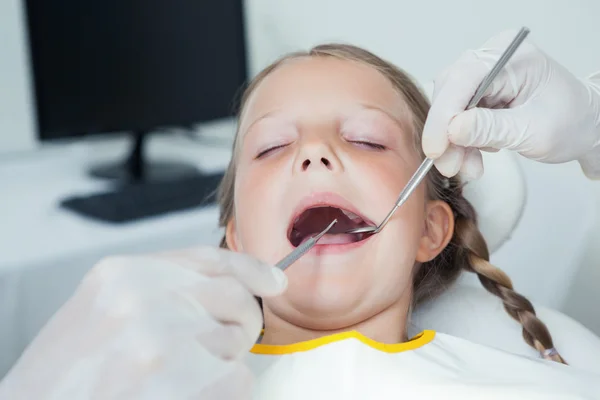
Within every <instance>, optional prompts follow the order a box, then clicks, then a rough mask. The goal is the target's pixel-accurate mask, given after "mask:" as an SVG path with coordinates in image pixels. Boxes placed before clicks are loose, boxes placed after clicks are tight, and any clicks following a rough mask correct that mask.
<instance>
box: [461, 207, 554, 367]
mask: <svg viewBox="0 0 600 400" xmlns="http://www.w3.org/2000/svg"><path fill="white" fill-rule="evenodd" d="M458 200H459V202H461V203H463V204H462V206H463V207H460V208H466V209H469V208H470V209H471V210H469V212H468V213H467V214H466V215H464V214H463V215H460V214H459V215H457V218H456V222H455V232H456V238H457V242H458V244H459V247H461V248H463V249H465V250H466V251H467V252H468V262H465V263H464V264H463V269H465V270H467V271H469V272H473V273H475V274H477V277H478V278H479V281H480V282H481V284H482V285H483V287H484V288H485V289H486V290H487V291H488V292H490V293H492V294H494V295H496V296H498V297H499V298H500V299H501V300H502V302H503V303H504V309H505V310H506V312H507V313H508V314H509V315H510V316H511V317H512V318H513V319H515V320H516V321H517V322H519V323H520V324H521V325H522V327H523V339H524V340H525V342H527V344H529V345H530V346H531V347H533V348H534V349H536V350H537V351H539V352H540V354H541V355H542V357H543V358H545V359H548V360H553V361H557V362H560V363H563V364H566V362H565V360H564V359H563V358H562V357H561V356H560V354H558V352H556V351H555V349H554V343H553V342H552V335H550V332H549V331H548V328H547V327H546V324H544V323H543V322H542V321H541V320H540V319H539V318H538V317H537V315H536V313H535V309H534V308H533V304H531V302H530V301H529V300H528V299H527V298H525V297H524V296H522V295H520V294H519V293H517V292H516V291H515V290H514V289H513V284H512V281H511V279H510V278H509V277H508V275H507V274H506V273H505V272H504V271H502V270H501V269H499V268H497V267H495V266H494V265H492V264H491V263H490V262H489V259H490V255H489V251H488V248H487V245H486V243H485V240H484V238H483V235H482V234H481V232H480V231H479V229H478V228H477V224H476V219H475V217H474V215H475V212H474V210H472V206H471V205H470V204H469V203H468V202H467V201H466V200H465V199H464V198H463V197H462V196H460V197H458ZM550 351H551V352H553V354H548V352H550Z"/></svg>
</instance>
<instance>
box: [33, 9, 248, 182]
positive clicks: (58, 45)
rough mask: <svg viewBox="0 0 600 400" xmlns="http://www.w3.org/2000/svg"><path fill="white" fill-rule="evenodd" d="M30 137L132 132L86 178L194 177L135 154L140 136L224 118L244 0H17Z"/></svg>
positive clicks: (242, 73) (233, 83)
mask: <svg viewBox="0 0 600 400" xmlns="http://www.w3.org/2000/svg"><path fill="white" fill-rule="evenodd" d="M24 1H25V3H26V13H27V23H28V30H29V35H28V36H29V41H30V54H31V60H32V71H33V82H34V93H35V103H36V107H37V119H38V121H37V122H38V123H37V125H38V129H39V132H38V135H39V139H40V140H42V141H45V140H54V139H59V138H69V137H80V136H84V135H102V134H107V133H109V132H123V131H128V132H131V134H132V138H133V144H132V150H131V153H130V155H129V157H128V159H127V160H125V161H124V162H123V163H121V164H118V165H109V166H104V167H100V168H95V169H94V170H93V171H92V173H93V175H95V176H99V177H105V178H115V179H121V180H127V181H140V180H155V179H158V180H165V179H167V180H168V179H173V178H177V177H179V176H182V175H187V174H193V173H198V171H196V169H195V168H192V167H190V166H186V165H185V164H180V163H175V162H174V163H168V164H165V163H162V164H157V163H152V162H150V161H149V160H146V159H145V157H144V151H143V149H144V143H145V139H146V137H147V135H148V134H149V133H151V132H153V131H156V130H157V129H161V128H164V127H184V128H189V127H192V126H194V125H196V124H198V123H201V122H205V121H211V120H215V119H220V118H225V117H229V116H231V115H232V113H233V111H234V104H233V101H234V99H235V98H236V97H237V95H238V94H239V91H240V88H241V87H242V86H243V85H244V83H245V82H246V79H247V61H246V45H245V34H244V33H245V29H244V13H243V0H216V1H201V0H200V1H193V0H92V1H89V0H88V1H85V0H84V1H82V0H24Z"/></svg>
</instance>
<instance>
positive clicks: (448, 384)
mask: <svg viewBox="0 0 600 400" xmlns="http://www.w3.org/2000/svg"><path fill="white" fill-rule="evenodd" d="M245 364H246V365H247V366H248V367H249V368H250V370H251V371H252V373H253V375H254V377H255V386H254V392H253V397H252V399H253V400H282V399H286V400H295V399H298V400H300V399H301V400H321V399H322V400H334V399H335V400H337V399H340V400H358V399H360V400H367V399H377V400H387V399H390V400H392V399H394V400H397V399H406V400H412V399H419V400H423V399H461V400H475V399H477V400H480V399H527V400H533V399H535V400H537V399H539V400H558V399H561V400H562V399H564V400H567V399H569V400H576V399H577V400H582V399H586V400H587V399H600V376H598V375H595V374H593V373H588V372H585V371H582V370H578V369H575V368H573V367H570V366H567V365H562V364H558V363H556V362H552V361H546V360H542V359H530V358H526V357H522V356H517V355H514V354H511V353H507V352H503V351H500V350H496V349H494V348H490V347H485V346H481V345H478V344H475V343H472V342H469V341H466V340H463V339H459V338H456V337H453V336H449V335H445V334H442V333H437V332H434V331H424V332H422V333H420V334H419V335H417V336H416V337H415V338H413V339H412V340H410V341H408V342H406V343H400V344H383V343H378V342H376V341H373V340H371V339H369V338H367V337H365V336H363V335H361V334H360V333H358V332H356V331H352V332H344V333H339V334H334V335H330V336H326V337H322V338H319V339H315V340H311V341H307V342H301V343H296V344H292V345H286V346H272V345H263V344H257V345H255V346H254V347H253V348H252V350H251V352H250V353H249V354H248V355H247V356H246V358H245Z"/></svg>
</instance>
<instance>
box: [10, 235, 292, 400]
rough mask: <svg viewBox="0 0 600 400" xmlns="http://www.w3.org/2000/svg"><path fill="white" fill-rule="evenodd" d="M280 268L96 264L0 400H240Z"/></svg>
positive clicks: (200, 257)
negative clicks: (246, 361)
mask: <svg viewBox="0 0 600 400" xmlns="http://www.w3.org/2000/svg"><path fill="white" fill-rule="evenodd" d="M286 284H287V279H286V277H285V275H284V274H283V272H281V271H280V270H278V269H276V268H273V267H269V266H267V265H263V264H262V263H260V262H258V261H256V260H254V259H252V258H250V257H247V256H244V255H242V254H237V253H233V252H229V251H225V250H221V249H216V248H210V247H207V248H199V249H191V250H187V251H181V252H177V253H170V254H161V255H157V256H148V257H114V258H109V259H107V260H105V261H102V262H101V263H99V264H98V265H97V266H95V267H94V268H93V269H92V271H91V272H90V273H89V274H88V276H87V277H86V278H84V280H83V281H82V283H81V285H80V286H79V288H78V289H77V291H76V293H75V294H74V296H73V297H72V298H71V299H70V300H69V301H68V302H67V303H66V304H65V305H64V306H63V307H62V308H61V309H60V310H59V311H58V312H57V314H56V315H55V316H54V317H53V318H52V319H51V320H50V322H49V323H48V324H47V325H46V326H45V327H44V328H43V329H42V331H41V332H40V334H39V335H38V336H37V338H36V339H35V340H34V341H33V343H32V344H31V345H30V346H29V348H28V349H27V350H26V351H25V353H24V355H23V356H22V358H21V359H20V360H19V361H18V363H17V364H16V366H15V367H14V368H13V369H12V370H11V371H10V372H9V374H8V375H7V377H6V378H5V379H4V381H2V383H1V385H0V399H2V400H32V399H36V400H91V399H102V400H115V399H123V400H125V399H126V400H139V399H144V400H145V399H152V400H154V399H156V400H165V399H172V400H183V399H185V400H191V399H203V400H228V399H233V400H238V399H249V398H250V397H251V393H252V391H251V386H250V385H251V382H252V381H251V374H250V372H249V370H247V368H246V367H245V366H244V365H243V364H242V363H241V361H240V356H242V355H244V354H245V353H246V352H247V351H249V350H250V348H251V347H252V345H253V344H254V343H255V341H256V339H257V338H258V336H259V334H260V330H261V328H262V314H261V311H260V308H259V306H258V302H257V301H256V300H255V299H254V297H253V295H257V296H274V295H277V294H279V293H280V292H282V291H283V290H284V289H285V287H286Z"/></svg>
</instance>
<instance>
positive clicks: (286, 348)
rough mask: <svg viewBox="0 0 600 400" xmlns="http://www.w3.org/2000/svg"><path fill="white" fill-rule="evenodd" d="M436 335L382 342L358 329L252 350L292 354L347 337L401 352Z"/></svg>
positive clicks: (376, 346) (391, 351)
mask: <svg viewBox="0 0 600 400" xmlns="http://www.w3.org/2000/svg"><path fill="white" fill-rule="evenodd" d="M434 337H435V331H429V330H426V331H423V332H421V333H419V334H418V335H416V336H415V337H413V338H412V339H411V340H409V341H408V342H404V343H393V344H386V343H380V342H377V341H375V340H373V339H369V338H368V337H366V336H364V335H363V334H361V333H359V332H357V331H349V332H341V333H335V334H333V335H329V336H323V337H320V338H318V339H313V340H308V341H306V342H299V343H293V344H288V345H270V344H255V345H254V347H252V349H251V350H250V352H251V353H254V354H266V355H282V354H291V353H297V352H301V351H308V350H312V349H316V348H317V347H321V346H324V345H326V344H330V343H334V342H339V341H342V340H346V339H358V340H359V341H361V342H362V343H364V344H366V345H367V346H369V347H372V348H373V349H375V350H379V351H382V352H384V353H400V352H403V351H409V350H415V349H418V348H419V347H422V346H424V345H426V344H427V343H429V342H431V341H432V340H433V338H434Z"/></svg>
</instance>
